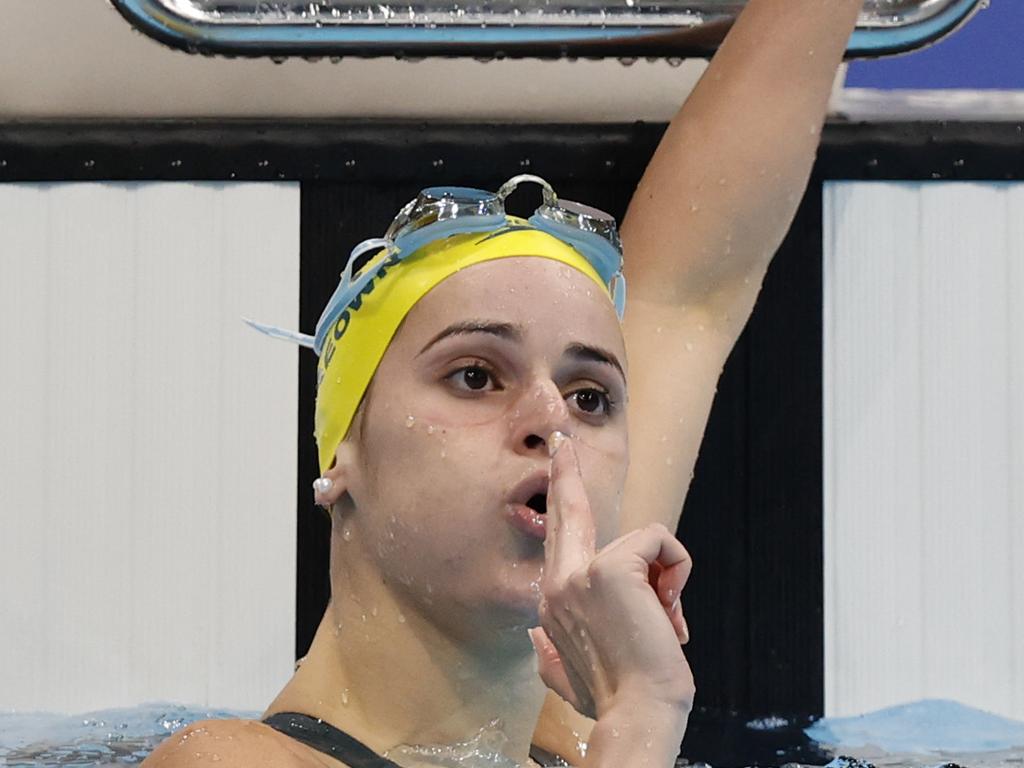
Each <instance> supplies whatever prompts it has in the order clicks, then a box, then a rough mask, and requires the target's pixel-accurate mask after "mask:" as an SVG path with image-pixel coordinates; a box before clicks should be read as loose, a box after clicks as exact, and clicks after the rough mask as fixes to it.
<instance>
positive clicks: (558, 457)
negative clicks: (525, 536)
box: [544, 432, 595, 581]
mask: <svg viewBox="0 0 1024 768" xmlns="http://www.w3.org/2000/svg"><path fill="white" fill-rule="evenodd" d="M548 445H549V446H551V452H552V458H551V479H550V480H549V481H548V512H547V514H548V520H547V536H546V537H545V539H544V552H545V560H546V566H547V567H546V569H545V571H546V574H545V575H546V576H548V577H550V578H554V579H557V580H559V581H562V580H565V579H567V578H568V577H569V575H570V574H572V573H573V572H574V571H577V570H579V569H580V568H582V567H583V566H585V565H586V564H587V563H588V562H589V561H590V560H591V559H593V557H594V537H595V526H594V516H593V514H592V512H591V510H590V502H589V501H588V500H587V493H586V488H585V487H584V485H583V476H582V475H581V474H580V467H579V461H578V460H577V457H576V448H575V446H574V445H573V443H572V440H571V439H570V438H568V437H565V436H564V435H563V434H562V433H561V432H554V433H552V435H551V439H550V440H549V441H548Z"/></svg>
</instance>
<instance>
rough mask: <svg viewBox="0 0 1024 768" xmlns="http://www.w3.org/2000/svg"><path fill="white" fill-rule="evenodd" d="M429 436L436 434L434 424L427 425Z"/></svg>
mask: <svg viewBox="0 0 1024 768" xmlns="http://www.w3.org/2000/svg"><path fill="white" fill-rule="evenodd" d="M427 434H428V435H432V434H434V425H433V424H428V425H427Z"/></svg>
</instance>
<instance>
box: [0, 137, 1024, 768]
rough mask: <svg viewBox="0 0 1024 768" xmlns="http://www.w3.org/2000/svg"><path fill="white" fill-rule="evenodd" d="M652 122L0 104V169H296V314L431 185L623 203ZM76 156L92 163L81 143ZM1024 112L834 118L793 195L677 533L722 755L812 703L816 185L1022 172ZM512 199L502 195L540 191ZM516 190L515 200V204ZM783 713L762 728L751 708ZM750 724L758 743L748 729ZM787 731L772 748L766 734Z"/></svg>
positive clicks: (324, 560) (307, 533)
mask: <svg viewBox="0 0 1024 768" xmlns="http://www.w3.org/2000/svg"><path fill="white" fill-rule="evenodd" d="M664 129H665V126H664V125H651V124H644V123H636V124H628V125H624V124H617V125H585V126H578V125H495V124H436V123H422V122H420V123H413V122H351V121H345V122H328V121H318V122H284V123H282V122H280V121H275V122H261V121H159V122H91V121H75V122H59V123H53V122H48V123H14V124H0V182H3V181H81V180H175V179H179V180H184V179H190V180H221V181H232V180H268V181H278V180H298V181H301V182H302V186H301V270H302V274H301V285H300V291H301V294H300V315H301V317H300V325H299V327H300V329H302V330H304V331H306V332H311V331H312V329H313V328H314V326H315V324H316V320H317V318H318V317H319V314H320V311H321V309H322V308H323V306H324V304H325V303H326V301H327V298H328V297H329V296H330V294H331V293H332V292H333V290H334V287H335V285H336V283H337V280H338V273H339V272H340V271H341V268H342V267H343V262H344V259H345V258H346V257H347V255H348V252H349V250H350V249H351V248H352V246H353V245H354V244H355V243H357V242H359V241H361V240H363V239H364V238H366V237H371V236H375V235H378V234H380V233H381V232H383V231H384V229H385V228H386V226H387V225H388V223H390V221H391V219H392V217H393V216H394V214H395V213H396V211H397V210H398V208H399V207H400V206H401V205H402V204H403V203H405V202H406V201H407V200H409V199H410V198H411V197H413V196H414V195H415V194H416V192H417V191H418V190H419V189H420V188H421V187H424V186H431V185H437V184H445V183H454V184H460V185H471V186H478V187H482V188H485V189H497V187H498V185H499V184H500V183H501V182H502V181H504V180H505V179H506V178H508V177H509V176H511V175H514V174H516V173H521V172H532V173H537V174H540V175H542V176H543V177H545V178H546V179H547V180H548V181H550V182H551V184H552V185H553V186H554V188H555V189H556V190H557V191H558V193H559V194H560V195H561V196H564V197H566V198H569V199H575V200H581V201H585V202H587V203H589V204H592V205H594V206H596V207H598V208H601V209H604V210H606V211H608V212H610V213H612V214H614V215H615V216H616V217H617V218H619V219H620V220H621V217H622V215H623V214H624V213H625V209H626V205H627V203H628V201H629V197H630V194H631V193H632V190H633V189H634V187H635V185H636V183H637V181H638V180H639V178H640V175H641V173H642V172H643V169H644V167H645V165H646V163H647V161H648V159H649V158H650V156H651V155H652V153H653V151H654V148H655V146H656V145H657V141H658V139H659V138H660V136H661V134H662V133H663V131H664ZM87 161H88V162H87ZM1022 175H1024V125H1020V124H1015V123H992V124H976V123H893V124H874V125H856V124H847V123H835V124H830V125H828V126H826V129H825V131H824V133H823V138H822V147H821V150H820V152H819V157H818V162H817V164H816V166H815V169H814V173H813V176H812V179H811V182H810V184H809V186H808V190H807V193H806V195H805V198H804V200H803V202H802V204H801V206H800V210H799V212H798V214H797V217H796V219H795V221H794V223H793V226H792V228H791V230H790V232H789V235H788V236H787V238H786V240H785V242H784V244H783V245H782V247H781V248H780V250H779V252H778V254H777V256H776V257H775V259H774V261H773V263H772V266H771V268H770V270H769V272H768V275H767V278H766V281H765V285H764V288H763V290H762V292H761V294H760V297H759V299H758V302H757V305H756V307H755V308H754V312H753V315H752V316H751V318H750V321H749V323H748V325H747V327H746V329H745V331H744V332H743V334H742V336H741V337H740V339H739V341H738V343H737V345H736V347H735V348H734V350H733V352H732V354H731V356H730V357H729V360H728V362H727V364H726V366H725V370H724V372H723V374H722V378H721V381H720V383H719V387H718V394H717V396H716V399H715V402H714V406H713V409H712V411H711V416H710V420H709V423H708V427H707V431H706V433H705V437H704V442H703V445H702V447H701V452H700V457H699V460H698V463H697V467H696V473H695V477H694V480H693V484H692V486H691V489H690V493H689V496H688V498H687V501H686V505H685V507H684V510H683V515H682V524H681V526H680V528H679V532H678V535H679V537H680V538H681V539H682V540H683V541H684V542H685V543H686V545H687V547H688V548H689V550H690V551H691V552H692V554H693V557H694V560H695V562H696V564H697V565H696V568H695V570H694V573H693V577H692V578H691V580H690V583H689V585H688V587H687V591H686V594H685V608H686V613H687V619H688V622H689V624H690V626H691V628H692V634H693V638H692V640H691V642H690V644H689V645H688V646H687V657H688V658H689V660H690V663H691V665H692V667H693V671H694V674H695V676H696V679H697V682H698V686H699V691H698V699H697V709H696V710H695V712H694V713H693V716H692V718H691V727H690V729H689V731H688V733H687V738H686V741H685V742H684V745H683V754H684V755H685V756H687V757H688V758H690V759H691V760H696V759H703V760H708V761H710V762H712V763H714V764H716V765H720V766H724V765H731V764H740V763H742V764H748V765H749V764H751V763H753V762H762V763H773V762H774V763H776V764H777V763H782V762H785V760H784V759H783V757H782V755H783V754H784V753H785V754H786V755H789V756H790V757H791V758H792V757H794V756H795V757H799V758H800V759H803V760H807V759H808V756H807V754H806V753H804V754H799V753H794V752H786V750H787V749H790V748H792V747H793V746H795V745H798V744H799V742H801V740H802V737H801V735H800V733H799V728H798V727H796V726H799V725H801V724H804V723H805V722H806V721H807V720H808V719H810V718H813V717H816V716H820V715H821V714H822V712H823V708H824V700H823V697H824V677H823V672H824V669H823V668H824V646H823V642H824V640H823V625H822V621H823V618H822V605H823V594H822V589H823V584H822V518H823V514H822V438H821V435H822V413H821V403H822V395H821V388H822V293H821V256H822V227H821V219H822V210H821V197H822V196H821V188H822V184H823V183H825V182H826V181H828V180H832V179H865V180H871V179H875V180H922V179H924V180H931V179H945V180H950V179H965V180H966V179H973V180H996V181H999V180H1007V179H1020V178H1021V177H1022ZM530 194H532V193H520V195H517V196H516V197H514V198H513V205H512V207H513V211H512V212H513V213H519V214H522V213H526V212H528V211H530V210H532V208H533V207H535V205H536V204H537V203H538V202H539V200H534V199H531V198H530ZM517 206H522V208H521V209H517ZM315 369H316V360H315V358H314V357H313V355H312V354H308V353H303V354H301V355H300V366H299V370H298V376H299V392H300V401H299V404H298V408H299V421H298V423H299V427H298V429H299V446H300V449H299V456H298V470H299V473H298V474H299V484H298V488H297V490H296V498H297V505H298V509H299V513H298V519H297V525H298V552H297V558H298V581H297V584H296V597H297V611H298V613H297V623H296V655H297V656H301V655H303V654H304V653H305V652H306V650H307V648H308V646H309V643H310V641H311V639H312V636H313V632H314V631H315V629H316V625H317V623H318V622H319V619H320V616H321V614H322V612H323V607H324V605H325V603H326V600H327V597H328V582H327V564H328V556H327V553H328V533H329V526H328V522H327V519H326V516H325V515H324V514H323V513H322V511H320V510H318V509H317V508H315V507H314V506H313V504H312V493H311V492H310V490H309V489H310V486H311V483H312V481H313V479H314V478H315V477H316V476H317V474H318V472H317V461H316V452H315V445H314V442H313V440H312V439H311V435H312V424H313V400H314V382H315ZM766 715H781V716H784V717H786V718H788V719H789V720H790V721H791V723H792V724H793V726H794V727H793V728H791V729H789V730H785V729H783V730H780V731H778V732H776V733H775V734H767V735H760V736H758V735H757V734H753V733H752V732H750V731H749V729H745V728H744V724H745V723H746V722H747V721H748V720H749V719H752V718H755V717H763V716H766ZM752 739H753V740H754V741H756V743H753V742H752ZM779 750H781V751H779Z"/></svg>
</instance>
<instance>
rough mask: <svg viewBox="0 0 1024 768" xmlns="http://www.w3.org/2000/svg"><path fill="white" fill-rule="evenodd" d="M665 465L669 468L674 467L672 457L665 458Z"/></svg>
mask: <svg viewBox="0 0 1024 768" xmlns="http://www.w3.org/2000/svg"><path fill="white" fill-rule="evenodd" d="M665 465H666V466H669V467H671V466H672V457H671V456H666V457H665Z"/></svg>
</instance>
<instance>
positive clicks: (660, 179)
mask: <svg viewBox="0 0 1024 768" xmlns="http://www.w3.org/2000/svg"><path fill="white" fill-rule="evenodd" d="M862 3H863V0H750V3H749V4H748V5H747V7H746V8H745V9H744V11H743V12H742V13H741V14H740V17H739V19H738V20H737V22H736V24H735V25H734V27H733V29H732V30H731V31H730V33H729V35H728V36H727V38H726V40H725V41H724V43H723V45H722V47H721V49H720V50H719V51H718V53H717V54H716V55H715V57H714V59H713V60H712V62H711V64H710V66H709V67H708V69H707V70H706V71H705V73H704V76H703V77H702V78H701V80H700V82H699V83H698V84H697V86H696V88H695V89H694V91H693V93H692V94H691V95H690V97H689V98H688V99H687V101H686V104H685V105H684V106H683V107H682V109H680V110H679V113H678V114H677V115H676V116H675V118H674V119H673V120H672V123H671V124H670V125H669V128H668V130H667V131H666V133H665V135H664V137H663V138H662V140H661V143H660V144H659V146H658V149H657V151H656V152H655V153H654V157H653V158H652V159H651V162H650V164H649V165H648V167H647V170H646V172H645V173H644V176H643V178H642V179H641V181H640V184H639V185H638V187H637V189H636V192H635V194H634V195H633V199H632V202H631V203H630V206H629V211H628V212H627V214H626V218H625V220H624V222H623V225H622V239H623V243H624V246H625V254H626V275H627V279H628V287H629V299H628V301H627V308H626V318H625V336H626V349H627V353H628V354H629V358H630V369H631V371H632V372H633V373H632V376H633V377H632V381H631V382H630V407H629V419H630V443H631V465H630V477H629V481H628V483H627V487H626V494H625V500H624V502H623V513H624V514H623V521H622V532H625V531H629V530H632V529H634V528H638V527H641V526H643V525H645V524H647V523H650V522H660V523H664V524H665V525H666V526H667V527H669V528H670V529H671V530H675V528H676V526H677V524H678V521H679V514H680V512H681V510H682V506H683V501H684V499H685V497H686V491H687V489H688V487H689V483H690V478H691V473H692V471H693V467H694V464H695V463H696V460H697V451H698V449H699V447H700V442H701V439H702V437H703V434H704V427H705V426H706V423H707V418H708V414H709V412H710V410H711V403H712V400H713V399H714V394H715V386H716V384H717V382H718V377H719V375H720V373H721V370H722V366H723V365H724V364H725V360H726V358H727V357H728V355H729V352H730V350H731V349H732V347H733V345H734V344H735V343H736V339H737V338H738V337H739V334H740V331H742V329H743V327H744V325H746V322H747V319H748V317H749V316H750V312H751V310H752V309H753V306H754V301H755V299H756V298H757V293H758V291H759V290H760V287H761V282H762V280H763V278H764V274H765V271H766V270H767V268H768V264H769V262H770V260H771V258H772V256H773V255H774V253H775V251H776V249H777V248H778V246H779V244H780V243H781V241H782V238H783V237H784V236H785V234H786V231H787V230H788V228H789V225H790V223H791V222H792V219H793V215H794V213H795V212H796V207H797V205H798V204H799V202H800V198H801V196H802V194H803V191H804V188H805V186H806V184H807V179H808V177H809V175H810V171H811V166H812V165H813V162H814V155H815V151H816V149H817V146H818V140H819V135H820V133H821V126H822V124H823V122H824V118H825V113H826V110H827V107H828V100H829V95H830V92H831V88H832V83H833V81H834V79H835V74H836V70H837V68H838V66H839V64H840V62H841V60H842V56H843V52H844V51H845V48H846V44H847V42H848V40H849V37H850V34H851V32H852V30H853V26H854V22H855V20H856V17H857V13H858V10H859V9H860V7H861V5H862Z"/></svg>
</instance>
